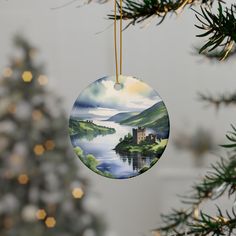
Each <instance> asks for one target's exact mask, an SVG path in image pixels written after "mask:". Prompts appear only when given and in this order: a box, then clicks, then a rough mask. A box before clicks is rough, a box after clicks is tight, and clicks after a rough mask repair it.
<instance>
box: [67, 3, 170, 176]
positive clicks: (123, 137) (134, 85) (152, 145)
mask: <svg viewBox="0 0 236 236" xmlns="http://www.w3.org/2000/svg"><path fill="white" fill-rule="evenodd" d="M116 5H117V2H116V1H114V12H115V18H114V48H115V68H116V75H115V76H110V77H109V76H107V77H103V78H101V79H99V80H97V81H95V82H94V83H92V84H90V85H89V86H88V87H87V88H86V89H85V90H84V91H83V92H82V93H81V94H80V95H79V97H78V98H77V99H76V101H75V103H74V106H73V108H72V112H71V116H70V121H69V134H70V138H71V142H72V145H73V147H74V152H75V153H76V155H77V156H78V157H79V158H80V160H81V161H82V162H83V163H84V164H85V165H86V166H87V167H88V168H89V169H91V170H92V171H94V172H95V173H97V174H99V175H102V176H105V177H108V178H114V179H127V178H131V177H134V176H137V175H140V174H142V173H144V172H145V171H147V170H149V169H150V168H151V167H152V166H153V165H154V164H155V163H156V162H157V161H158V160H159V158H160V157H161V155H162V153H163V152H164V150H165V148H166V145H167V142H168V137H169V116H168V112H167V109H166V106H165V104H164V103H163V101H162V99H161V98H160V96H159V94H158V93H157V92H156V91H155V90H154V89H153V88H151V87H150V86H149V85H147V84H146V83H145V82H144V81H142V80H140V79H137V78H135V77H133V76H123V75H122V44H123V43H122V31H123V29H122V7H120V8H119V9H120V10H121V12H120V55H119V56H120V61H119V63H120V68H119V73H118V55H117V54H118V53H117V40H116V31H117V30H116V11H117V6H116ZM120 6H122V0H120Z"/></svg>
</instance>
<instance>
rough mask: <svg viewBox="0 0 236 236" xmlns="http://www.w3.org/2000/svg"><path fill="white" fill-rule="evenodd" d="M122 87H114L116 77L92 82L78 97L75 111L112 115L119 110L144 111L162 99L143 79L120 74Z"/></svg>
mask: <svg viewBox="0 0 236 236" xmlns="http://www.w3.org/2000/svg"><path fill="white" fill-rule="evenodd" d="M119 80H120V83H121V84H122V88H121V89H120V90H116V89H115V88H114V84H115V77H103V78H101V79H99V80H97V81H95V82H94V83H92V84H90V85H89V86H88V87H87V88H86V89H85V90H84V91H82V93H81V94H80V95H79V97H78V98H77V100H76V102H75V104H74V107H73V112H74V113H78V112H79V113H83V114H91V115H96V116H112V115H114V114H116V113H118V112H125V111H127V112H128V111H143V110H145V109H147V108H149V107H151V106H152V105H154V104H155V103H157V102H159V101H161V98H160V97H159V95H158V93H157V92H156V91H155V90H153V89H152V88H151V87H150V86H149V85H147V84H146V83H144V82H143V81H142V80H139V79H137V78H134V77H131V76H120V79H119Z"/></svg>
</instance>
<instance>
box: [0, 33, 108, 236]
mask: <svg viewBox="0 0 236 236" xmlns="http://www.w3.org/2000/svg"><path fill="white" fill-rule="evenodd" d="M15 45H16V46H17V47H18V49H19V52H20V53H21V54H20V57H19V58H13V59H12V61H11V64H10V66H9V67H8V68H6V69H5V70H4V73H3V76H2V78H1V80H0V99H1V103H0V154H1V155H0V235H1V236H13V235H14V236H16V235H17V236H26V235H34V236H51V235H53V236H75V235H76V236H100V235H104V233H103V230H104V229H103V224H102V223H101V222H100V220H98V217H97V216H96V215H93V214H92V213H91V212H88V211H87V210H86V208H85V207H84V204H83V203H84V200H85V199H86V196H87V195H86V186H87V184H86V181H85V180H84V179H83V178H81V177H80V175H79V173H78V166H77V165H76V158H75V157H74V154H72V152H71V149H72V148H71V147H70V145H69V141H68V134H67V127H68V124H67V122H68V121H67V119H66V116H65V114H64V112H63V110H62V108H61V100H60V99H59V98H58V97H57V96H56V95H54V94H53V93H52V92H49V91H48V90H47V89H46V88H45V85H46V84H47V83H48V78H47V77H46V76H45V75H44V74H43V66H42V65H38V63H36V60H35V56H36V49H35V48H33V47H32V46H31V45H30V44H29V43H28V42H27V41H26V40H24V39H23V38H22V37H16V39H15Z"/></svg>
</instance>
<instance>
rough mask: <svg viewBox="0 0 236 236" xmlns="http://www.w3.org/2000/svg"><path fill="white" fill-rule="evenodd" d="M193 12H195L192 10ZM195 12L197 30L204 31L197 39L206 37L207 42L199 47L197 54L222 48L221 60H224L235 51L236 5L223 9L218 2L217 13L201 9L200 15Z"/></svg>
mask: <svg viewBox="0 0 236 236" xmlns="http://www.w3.org/2000/svg"><path fill="white" fill-rule="evenodd" d="M194 11H195V10H194ZM195 12H196V17H197V19H198V20H199V22H200V23H201V25H196V27H197V28H199V29H201V30H203V31H205V32H204V33H202V34H199V35H197V37H208V40H207V42H206V43H205V44H204V45H203V46H202V47H201V49H200V50H199V53H202V52H205V51H207V52H211V51H213V50H215V49H216V48H222V50H221V60H224V59H225V58H226V57H227V56H228V55H229V54H230V53H232V52H233V51H234V49H235V42H236V5H235V4H232V5H231V7H230V8H227V7H226V8H225V9H223V7H222V4H221V3H220V2H219V7H218V13H217V14H214V13H212V12H211V10H209V9H206V8H203V7H201V13H199V12H197V11H195Z"/></svg>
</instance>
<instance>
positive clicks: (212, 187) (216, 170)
mask: <svg viewBox="0 0 236 236" xmlns="http://www.w3.org/2000/svg"><path fill="white" fill-rule="evenodd" d="M235 167H236V160H235V156H232V157H231V158H230V160H229V161H226V160H225V159H223V158H222V159H221V160H220V161H219V162H217V163H216V164H215V165H212V171H210V172H209V173H208V174H207V175H206V176H205V177H204V179H203V180H202V182H200V183H197V184H195V185H194V186H193V187H192V190H193V194H192V195H191V196H190V197H184V198H183V201H182V202H183V203H187V204H195V205H197V204H200V203H201V202H202V201H204V200H206V199H217V198H219V197H221V196H222V195H223V194H224V193H225V192H226V190H229V191H228V195H229V196H231V195H232V194H234V193H235V190H236V189H235V188H236V170H235Z"/></svg>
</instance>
